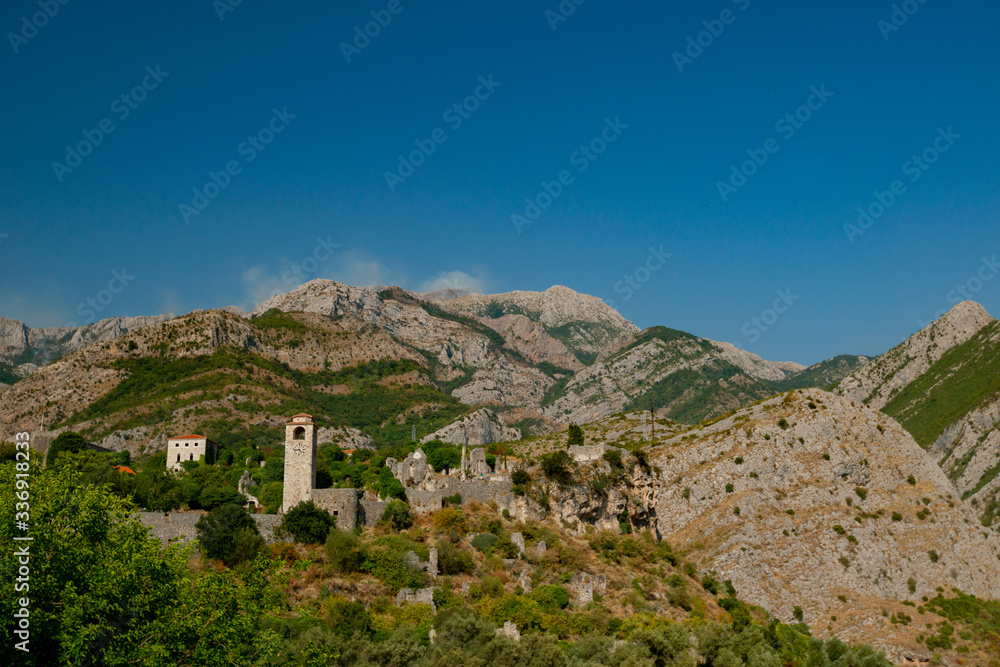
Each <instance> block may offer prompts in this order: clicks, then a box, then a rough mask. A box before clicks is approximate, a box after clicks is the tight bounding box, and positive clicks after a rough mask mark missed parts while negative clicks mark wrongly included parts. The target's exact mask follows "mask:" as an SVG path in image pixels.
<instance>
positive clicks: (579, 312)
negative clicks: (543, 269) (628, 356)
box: [439, 285, 639, 356]
mask: <svg viewBox="0 0 1000 667" xmlns="http://www.w3.org/2000/svg"><path fill="white" fill-rule="evenodd" d="M439 303H440V305H441V307H442V308H445V309H447V310H450V311H452V312H456V313H461V314H463V315H468V316H471V317H488V318H498V317H499V316H502V315H524V316H526V317H527V318H528V319H530V320H532V321H534V322H537V323H539V324H541V325H542V326H543V327H544V328H545V329H546V331H548V332H549V334H550V335H556V337H558V338H559V340H561V341H562V342H563V343H565V344H566V346H567V348H569V349H570V350H572V351H574V352H577V353H583V354H589V355H594V356H597V355H600V354H602V353H605V352H606V351H607V349H608V348H609V347H611V346H612V344H615V343H616V342H617V344H618V345H619V346H620V344H621V340H620V339H622V337H623V334H624V335H626V336H631V335H633V334H636V333H638V332H639V327H637V326H636V325H634V324H632V323H631V322H629V321H628V320H626V319H625V318H624V317H622V316H621V315H620V314H619V313H618V311H616V310H615V309H614V308H612V307H610V306H609V305H607V304H606V303H604V301H602V300H601V299H598V298H597V297H593V296H589V295H587V294H580V293H579V292H575V291H574V290H572V289H570V288H568V287H563V286H562V285H556V286H554V287H550V288H549V289H547V290H545V291H544V292H527V291H516V292H508V293H506V294H491V295H483V294H470V295H468V296H464V297H460V298H457V299H451V300H449V301H443V302H439Z"/></svg>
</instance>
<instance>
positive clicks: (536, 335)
mask: <svg viewBox="0 0 1000 667" xmlns="http://www.w3.org/2000/svg"><path fill="white" fill-rule="evenodd" d="M480 321H481V322H482V323H483V324H485V325H486V326H488V327H490V328H491V329H493V330H494V331H496V332H497V333H499V334H500V335H502V336H503V337H504V338H505V339H506V340H507V346H508V347H510V348H511V349H514V350H517V351H518V352H519V353H520V354H521V355H522V356H523V357H524V358H525V359H527V360H528V361H531V362H533V363H536V364H540V363H542V362H546V361H547V362H549V363H550V364H553V365H555V366H559V367H560V368H566V369H569V370H571V371H576V370H580V369H581V368H583V367H584V366H583V364H582V363H580V360H579V359H577V358H576V357H575V356H573V353H572V352H570V351H569V349H568V348H567V347H566V345H565V344H564V343H562V341H559V340H556V339H555V338H553V337H552V336H550V335H549V334H548V333H546V331H545V327H544V326H543V325H542V324H540V323H538V322H532V321H531V320H530V319H528V318H527V317H525V316H524V315H504V316H503V317H499V318H497V319H490V318H488V317H484V318H480Z"/></svg>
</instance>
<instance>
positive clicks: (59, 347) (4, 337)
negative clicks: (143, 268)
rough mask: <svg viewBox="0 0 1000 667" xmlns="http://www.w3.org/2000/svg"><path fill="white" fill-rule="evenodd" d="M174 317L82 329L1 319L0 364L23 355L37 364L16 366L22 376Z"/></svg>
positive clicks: (107, 321) (116, 321)
mask: <svg viewBox="0 0 1000 667" xmlns="http://www.w3.org/2000/svg"><path fill="white" fill-rule="evenodd" d="M173 317H174V316H173V315H156V316H152V317H111V318H108V319H105V320H101V321H99V322H95V323H93V324H87V325H85V326H82V327H48V328H44V329H32V328H30V327H28V326H27V325H25V324H24V323H23V322H18V321H17V320H11V319H8V318H6V317H0V363H6V364H11V365H13V364H14V363H15V362H16V360H17V359H18V358H19V357H23V356H24V355H25V354H26V353H27V354H31V355H32V359H33V360H34V361H36V362H37V363H36V364H31V365H30V366H29V365H28V364H23V365H19V368H21V369H22V371H21V374H22V377H27V376H28V375H30V374H32V373H34V372H35V371H37V370H38V364H46V363H49V362H51V361H53V360H55V359H58V358H60V357H64V356H66V355H67V354H70V353H72V352H75V351H77V350H81V349H83V348H85V347H87V346H88V345H93V344H94V343H102V342H106V341H112V340H115V339H116V338H120V337H121V336H124V335H125V334H127V333H128V332H130V331H134V330H136V329H141V328H143V327H148V326H152V325H154V324H159V323H161V322H166V321H167V320H170V319H173Z"/></svg>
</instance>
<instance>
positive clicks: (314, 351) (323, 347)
mask: <svg viewBox="0 0 1000 667" xmlns="http://www.w3.org/2000/svg"><path fill="white" fill-rule="evenodd" d="M424 296H427V297H428V298H430V299H433V301H431V300H427V299H425V298H423V296H421V295H417V294H413V293H411V292H407V291H405V290H403V289H400V288H398V287H390V288H381V287H376V288H365V287H354V286H350V285H344V284H341V283H337V282H333V281H328V280H314V281H312V282H309V283H306V284H304V285H302V286H300V287H298V288H297V289H295V290H293V291H291V292H289V293H287V294H280V295H277V296H275V297H273V298H271V299H269V300H267V301H265V302H264V303H262V304H260V305H259V306H257V307H256V308H255V309H254V311H253V313H247V312H245V311H243V310H242V309H236V308H231V307H230V308H223V309H219V310H214V311H196V312H193V313H190V314H188V315H185V316H183V317H179V318H174V319H169V316H163V317H158V318H125V319H119V320H105V321H102V322H100V323H98V324H96V325H90V326H88V327H84V328H81V329H78V330H65V331H64V330H43V329H29V328H27V327H26V326H24V325H23V324H21V323H18V322H13V321H10V320H6V321H4V328H3V331H5V332H6V333H5V334H4V337H3V340H4V341H5V347H3V350H4V351H5V354H6V355H7V356H6V357H5V358H7V359H11V360H14V359H17V360H23V359H24V358H26V355H27V353H28V351H31V354H35V352H37V350H38V349H39V348H35V347H32V345H34V344H36V343H41V342H45V341H48V342H47V343H45V344H46V345H47V347H46V348H45V349H46V350H48V351H49V352H51V353H52V356H59V358H58V359H57V360H56V361H54V362H52V363H49V364H48V365H46V366H44V368H42V370H40V371H38V372H37V373H35V374H33V375H30V377H28V379H24V380H22V379H21V378H20V377H19V376H15V375H13V374H12V375H11V377H9V378H4V377H0V382H5V384H13V383H14V382H16V384H14V386H13V387H11V388H8V389H4V388H3V387H0V391H3V392H4V398H5V401H4V403H3V405H2V406H0V425H2V427H3V430H4V431H7V430H10V429H15V428H22V427H23V428H29V427H30V428H32V429H35V430H37V429H38V428H39V427H41V426H43V425H44V426H46V427H49V428H53V427H54V428H66V427H70V426H72V427H73V428H76V429H82V430H84V431H85V432H86V433H87V434H88V435H90V436H92V437H94V438H96V439H104V438H107V437H110V436H111V435H113V434H114V433H116V432H123V433H127V434H132V431H131V429H136V428H140V427H142V428H145V427H153V426H158V427H159V429H160V430H161V431H162V430H169V429H181V430H185V429H191V430H198V429H199V428H201V429H202V430H207V427H206V426H204V425H205V424H206V423H210V422H212V421H213V419H214V420H215V421H219V420H223V419H230V420H233V421H238V420H239V419H243V420H244V423H251V424H252V423H257V422H260V421H262V420H268V419H271V418H272V417H273V415H274V414H285V413H286V412H287V410H286V409H285V406H286V405H287V404H289V403H292V402H296V401H298V402H299V403H302V402H303V401H305V403H304V404H303V406H302V410H305V409H306V408H307V407H308V406H312V407H308V410H309V411H310V412H316V411H321V410H326V411H327V412H331V411H332V414H334V415H342V414H343V413H344V412H345V410H346V408H344V407H343V406H341V405H340V403H343V404H345V405H346V404H347V403H349V402H350V401H351V400H355V399H353V398H346V397H347V396H351V395H353V392H354V391H355V390H357V389H358V386H359V382H357V381H353V380H352V381H350V382H348V381H346V380H345V381H341V380H338V381H337V382H333V383H332V384H330V383H331V382H332V380H329V379H328V376H335V375H336V374H337V373H342V372H343V373H346V372H347V371H345V370H344V369H348V368H354V367H357V366H359V365H365V364H372V363H374V362H379V361H382V360H392V361H394V362H397V364H396V366H391V367H387V368H388V370H387V371H386V372H387V375H386V376H385V377H381V378H380V379H379V380H378V381H379V382H388V383H389V384H390V385H392V386H395V387H396V388H397V389H398V390H400V391H403V390H402V389H399V388H400V387H402V386H404V385H405V386H408V387H409V389H408V390H407V391H410V392H411V393H414V392H416V393H419V392H418V390H417V388H421V389H419V391H423V392H437V394H435V396H434V398H433V400H429V402H428V405H438V406H439V405H445V404H447V405H448V406H449V407H448V408H447V409H446V410H444V412H443V413H442V414H441V415H439V416H438V417H435V418H434V419H430V418H429V417H428V419H429V421H425V422H424V423H422V426H427V427H430V426H432V424H431V422H433V424H434V425H435V426H434V428H432V429H430V430H434V429H435V428H439V427H440V426H443V425H444V424H446V423H448V420H449V418H450V419H455V418H458V417H459V416H461V414H463V413H464V412H467V411H469V410H470V409H474V408H477V407H482V406H490V407H492V408H494V409H495V410H496V411H497V412H500V413H502V414H503V416H504V419H505V420H507V423H508V424H509V425H510V426H515V427H517V428H519V429H527V430H528V431H532V432H535V433H538V434H541V433H548V432H551V431H552V430H553V428H558V427H559V425H560V424H562V425H565V424H567V423H570V422H578V423H582V422H588V421H592V420H594V419H598V418H600V417H602V416H604V415H607V414H611V413H613V412H616V411H619V410H623V409H634V408H638V407H648V406H649V405H650V403H652V404H653V405H654V407H655V408H656V409H658V410H659V411H661V412H662V413H663V414H665V415H667V416H669V417H671V418H673V419H677V420H679V421H684V422H688V423H695V422H698V421H700V420H702V419H705V418H711V417H714V416H718V415H719V414H722V413H724V412H726V411H729V410H733V409H736V408H738V407H740V406H742V405H746V404H747V403H750V402H753V401H756V400H759V399H761V398H765V397H767V396H770V395H772V394H774V393H775V392H777V391H782V390H786V389H787V388H789V387H791V386H803V385H802V383H803V382H813V381H817V380H818V381H822V382H824V383H825V382H827V381H829V380H833V379H839V375H837V374H838V373H842V372H846V371H847V370H848V369H851V368H853V367H854V366H852V363H851V362H849V361H844V359H848V358H846V357H845V358H843V359H840V361H837V362H836V363H834V362H833V361H831V362H829V363H828V364H826V365H824V364H821V365H819V366H818V367H813V368H811V369H805V368H804V367H802V366H800V365H798V364H793V363H788V362H785V363H781V362H769V361H765V360H763V359H761V358H759V357H757V356H755V355H752V354H750V353H748V352H745V351H742V350H739V349H737V348H735V347H734V346H732V345H730V344H728V343H716V342H714V341H710V340H707V339H702V338H698V337H696V336H693V335H690V334H687V333H684V332H679V331H674V330H671V329H666V328H664V327H653V328H651V329H647V330H645V331H639V330H638V328H637V327H636V326H635V325H633V324H632V323H630V322H628V321H627V320H625V319H624V318H622V317H621V316H620V315H619V314H618V313H617V312H616V311H614V310H613V309H611V308H610V307H608V306H607V305H606V304H605V303H604V302H603V301H601V300H600V299H596V298H594V297H590V296H587V295H582V294H577V293H576V292H573V291H572V290H570V289H568V288H565V287H553V288H550V289H549V290H546V291H545V292H511V293H509V294H500V295H491V296H484V295H477V294H466V293H459V292H454V291H446V292H438V293H434V294H430V295H424ZM53 341H55V342H53ZM88 342H89V343H90V344H89V345H88V344H87V343H88ZM57 346H58V349H57V351H56V352H52V350H54V349H56V348H57ZM60 355H67V356H60ZM854 359H858V358H854ZM238 363H243V364H244V367H242V368H240V367H238V366H237V367H236V368H228V365H230V364H238ZM274 364H279V365H280V367H278V368H275V367H274ZM400 364H402V365H400ZM22 367H24V365H23V364H22ZM404 367H405V369H406V370H405V371H403V369H404ZM247 369H251V370H247ZM30 370H31V371H34V370H36V368H35V367H34V366H31V367H30ZM299 373H302V374H306V375H307V376H308V380H306V381H304V383H305V385H306V386H307V387H308V391H310V392H315V394H310V396H311V397H310V398H308V399H306V398H304V397H303V396H302V392H303V391H306V390H305V389H303V388H302V387H296V386H294V383H295V382H299V380H298V379H295V378H293V377H291V376H290V375H289V374H292V375H295V374H299ZM25 375H29V373H25ZM157 378H160V380H159V381H157ZM265 379H266V381H265ZM171 382H172V383H173V385H172V386H170V387H166V386H165V385H167V384H170V383H171ZM365 382H367V380H365ZM289 383H292V384H289ZM361 384H364V382H362V383H361ZM378 386H379V387H382V385H378ZM383 390H387V389H383V388H380V391H383ZM296 393H298V394H299V395H298V397H297V398H293V395H294V394H296ZM320 393H322V394H323V396H319V395H318V394H320ZM338 396H341V397H345V398H342V399H338V398H336V397H338ZM320 399H322V400H320ZM411 399H412V400H414V401H416V398H415V397H413V396H411ZM411 399H407V401H404V402H408V401H410V400H411ZM338 401H339V402H338ZM442 401H443V403H442ZM328 402H329V403H336V405H335V406H333V407H330V406H328V405H327V403H328ZM463 406H469V407H463ZM411 407H412V406H411ZM407 409H409V408H407ZM422 414H423V413H420V415H422ZM420 415H416V416H415V415H413V414H409V413H407V414H405V415H397V416H396V418H398V419H399V420H402V421H401V422H400V423H399V424H394V425H393V426H392V428H396V427H401V426H402V423H403V422H405V423H410V424H411V426H412V425H413V424H412V422H413V421H414V420H417V421H419V419H422V418H423V417H422V416H420ZM418 417H419V419H418ZM331 419H332V421H331V423H330V424H329V425H328V426H329V427H330V428H343V427H351V428H356V429H357V428H361V427H362V426H364V425H365V424H363V423H361V422H360V421H359V420H358V419H356V418H354V419H353V421H352V420H351V419H346V418H345V417H342V416H341V417H331ZM338 420H339V421H338ZM368 426H371V427H372V428H379V429H385V428H389V425H388V424H385V423H384V420H379V421H378V425H377V426H376V425H372V424H368ZM428 432H429V431H427V430H424V431H422V433H421V436H423V435H426V434H427V433H428ZM144 433H145V432H144ZM133 435H134V434H133ZM160 435H162V432H157V433H149V434H148V441H149V443H158V442H159V440H157V439H156V438H158V437H159V436H160ZM372 436H373V434H371V433H369V437H372ZM143 437H146V436H143ZM126 439H127V438H126ZM114 442H116V443H118V444H121V442H119V440H114ZM345 442H350V443H354V444H357V442H359V441H358V440H357V439H356V438H348V439H347V440H345ZM137 443H138V441H137V440H135V439H133V440H131V441H130V443H129V447H130V448H135V447H141V446H143V443H138V444H137ZM146 444H148V443H146ZM150 446H158V445H150ZM352 446H353V445H352Z"/></svg>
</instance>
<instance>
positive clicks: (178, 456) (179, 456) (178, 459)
mask: <svg viewBox="0 0 1000 667" xmlns="http://www.w3.org/2000/svg"><path fill="white" fill-rule="evenodd" d="M177 462H178V463H180V462H181V455H180V454H178V455H177Z"/></svg>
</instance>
